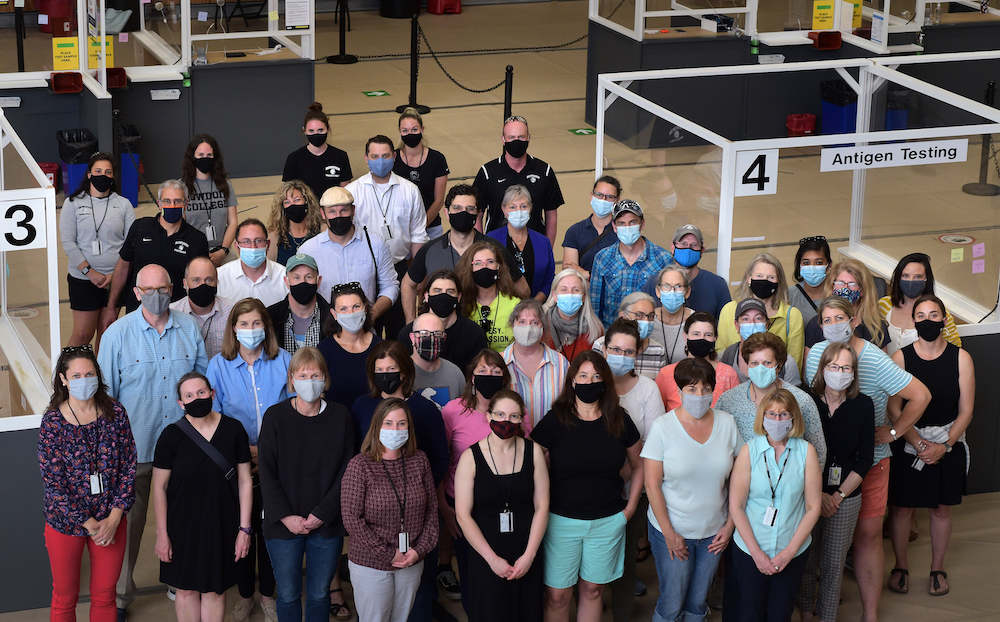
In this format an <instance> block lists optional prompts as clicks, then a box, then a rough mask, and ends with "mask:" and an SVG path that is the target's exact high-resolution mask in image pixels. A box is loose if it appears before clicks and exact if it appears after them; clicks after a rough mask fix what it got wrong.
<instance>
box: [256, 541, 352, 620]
mask: <svg viewBox="0 0 1000 622" xmlns="http://www.w3.org/2000/svg"><path fill="white" fill-rule="evenodd" d="M343 548H344V538H343V537H341V536H335V537H332V538H326V537H323V536H321V535H319V534H309V535H305V536H295V537H294V538H290V539H288V540H277V539H275V540H268V541H267V552H268V553H269V554H270V556H271V567H272V568H274V579H275V583H276V584H277V585H276V589H275V596H276V600H277V606H276V609H277V611H278V621H279V622H302V558H303V556H305V558H306V622H327V621H328V620H329V618H330V596H329V595H330V581H332V580H333V575H334V574H335V573H336V571H337V564H338V563H339V562H340V553H341V551H342V550H343Z"/></svg>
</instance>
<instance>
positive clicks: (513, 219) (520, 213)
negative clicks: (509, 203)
mask: <svg viewBox="0 0 1000 622" xmlns="http://www.w3.org/2000/svg"><path fill="white" fill-rule="evenodd" d="M529 220H531V210H526V209H519V210H514V211H512V212H510V213H508V214H507V222H508V224H510V226H511V227H514V228H515V229H524V228H525V227H527V226H528V221H529Z"/></svg>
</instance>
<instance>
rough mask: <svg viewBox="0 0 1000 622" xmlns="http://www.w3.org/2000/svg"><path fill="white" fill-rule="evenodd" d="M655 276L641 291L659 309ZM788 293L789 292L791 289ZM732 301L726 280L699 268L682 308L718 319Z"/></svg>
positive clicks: (648, 280)
mask: <svg viewBox="0 0 1000 622" xmlns="http://www.w3.org/2000/svg"><path fill="white" fill-rule="evenodd" d="M581 265H582V264H581ZM657 276H659V273H658V272H657V273H656V274H654V275H652V276H650V277H649V278H648V279H647V280H646V284H645V285H643V286H642V291H644V292H646V293H647V294H649V295H650V296H652V297H653V299H654V300H656V306H657V307H659V306H662V305H661V304H660V299H659V297H658V296H657V295H656V277H657ZM788 291H789V292H791V289H789V290H788ZM732 299H733V296H732V294H731V293H729V286H728V285H726V279H724V278H722V277H721V276H719V275H718V274H715V273H714V272H709V271H708V270H706V269H704V268H699V269H698V274H696V275H695V277H694V278H693V279H691V295H690V296H688V299H687V300H685V301H684V306H685V307H687V308H688V309H694V310H695V311H704V312H705V313H711V314H712V317H714V318H716V319H718V317H719V315H720V314H722V308H723V307H724V306H726V303H727V302H729V301H731V300H732Z"/></svg>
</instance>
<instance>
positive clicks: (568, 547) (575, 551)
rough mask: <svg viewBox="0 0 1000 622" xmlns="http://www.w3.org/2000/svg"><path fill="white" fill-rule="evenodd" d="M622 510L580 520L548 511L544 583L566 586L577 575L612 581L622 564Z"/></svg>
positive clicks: (585, 579)
mask: <svg viewBox="0 0 1000 622" xmlns="http://www.w3.org/2000/svg"><path fill="white" fill-rule="evenodd" d="M626 523H627V521H626V520H625V513H624V512H618V513H617V514H612V515H611V516H607V517H605V518H596V519H593V520H581V519H577V518H566V517H565V516H559V515H558V514H550V515H549V524H548V527H547V528H546V530H545V540H544V542H543V545H544V546H545V585H547V586H548V587H551V588H555V589H565V588H568V587H573V586H574V585H576V583H577V580H578V579H583V580H584V581H590V582H591V583H596V584H598V585H604V584H607V583H611V582H612V581H614V580H615V579H617V578H619V577H621V576H622V572H623V571H624V568H625V524H626Z"/></svg>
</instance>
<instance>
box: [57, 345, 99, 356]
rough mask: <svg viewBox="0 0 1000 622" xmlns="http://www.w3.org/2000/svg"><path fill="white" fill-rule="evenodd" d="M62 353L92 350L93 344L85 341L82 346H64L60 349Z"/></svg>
mask: <svg viewBox="0 0 1000 622" xmlns="http://www.w3.org/2000/svg"><path fill="white" fill-rule="evenodd" d="M62 351H63V354H76V353H77V352H93V351H94V346H92V345H90V344H89V343H85V344H83V345H82V346H66V347H65V348H63V349H62Z"/></svg>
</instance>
